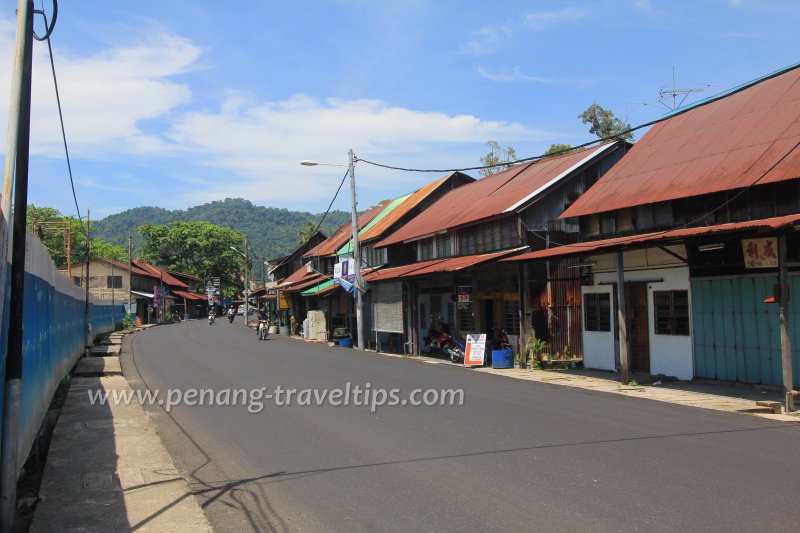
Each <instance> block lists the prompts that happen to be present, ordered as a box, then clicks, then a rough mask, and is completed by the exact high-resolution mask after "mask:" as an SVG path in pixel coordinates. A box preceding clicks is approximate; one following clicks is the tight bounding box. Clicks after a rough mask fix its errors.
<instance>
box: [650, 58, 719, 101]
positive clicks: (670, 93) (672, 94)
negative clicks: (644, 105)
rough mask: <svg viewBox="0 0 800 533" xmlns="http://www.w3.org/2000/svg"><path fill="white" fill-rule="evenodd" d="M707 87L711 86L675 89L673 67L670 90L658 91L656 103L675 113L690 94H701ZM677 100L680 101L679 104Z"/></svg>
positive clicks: (673, 68)
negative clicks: (670, 101)
mask: <svg viewBox="0 0 800 533" xmlns="http://www.w3.org/2000/svg"><path fill="white" fill-rule="evenodd" d="M708 87H711V85H701V86H699V87H691V88H688V89H678V88H677V87H675V67H672V89H663V88H662V89H660V90H659V91H658V95H659V96H660V97H661V98H659V99H658V103H659V104H661V105H663V106H664V107H666V108H667V109H669V110H670V111H675V110H676V109H678V108H679V107H681V106H682V105H683V103H684V102H685V101H686V99H687V98H688V97H689V95H690V94H692V93H701V92H703V91H705V90H706V89H707V88H708ZM681 97H682V98H681ZM670 98H671V99H672V105H670V103H669V100H670ZM678 99H680V102H679V101H678Z"/></svg>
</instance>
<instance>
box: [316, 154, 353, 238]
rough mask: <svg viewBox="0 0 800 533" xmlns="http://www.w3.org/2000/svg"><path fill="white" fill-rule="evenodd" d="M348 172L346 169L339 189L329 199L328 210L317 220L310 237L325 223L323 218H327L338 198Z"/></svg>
mask: <svg viewBox="0 0 800 533" xmlns="http://www.w3.org/2000/svg"><path fill="white" fill-rule="evenodd" d="M349 172H350V169H349V168H348V169H347V172H345V173H344V176H342V181H341V182H339V188H337V189H336V194H334V195H333V198H332V199H331V203H329V204H328V209H326V210H325V212H324V213H323V214H322V218H320V219H319V222H318V223H317V227H316V228H314V231H313V232H312V233H311V235H312V236H314V235H315V234H316V233H317V232H318V231H319V228H320V227H321V226H322V223H323V222H324V221H325V217H327V216H328V213H330V211H331V207H332V206H333V202H335V201H336V198H337V197H338V196H339V192H340V191H341V190H342V186H343V185H344V181H345V180H346V179H347V174H348V173H349Z"/></svg>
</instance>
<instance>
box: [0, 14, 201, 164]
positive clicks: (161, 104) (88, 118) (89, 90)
mask: <svg viewBox="0 0 800 533" xmlns="http://www.w3.org/2000/svg"><path fill="white" fill-rule="evenodd" d="M13 34H14V28H13V25H11V24H10V23H9V22H8V21H2V22H0V49H3V50H14V39H13ZM35 44H36V46H34V58H33V62H34V73H33V77H34V83H33V93H32V117H31V153H32V154H34V155H45V156H56V157H60V156H62V155H63V144H62V139H61V130H60V125H59V119H58V108H57V105H56V95H55V90H54V87H53V77H52V73H51V70H50V59H49V56H48V52H47V47H46V46H43V45H42V44H40V43H35ZM53 54H54V61H55V68H56V75H57V77H58V89H59V94H60V98H61V105H62V108H63V113H64V122H65V128H66V132H67V140H68V143H69V147H70V152H71V154H72V155H75V156H84V157H98V158H104V157H107V156H109V154H118V153H120V152H124V153H128V154H139V155H141V154H154V153H161V152H164V151H165V150H168V149H169V148H168V147H167V146H166V145H165V144H164V142H163V141H162V140H161V139H159V138H158V136H157V135H154V134H151V133H146V132H145V131H143V129H142V122H144V121H146V120H149V119H155V118H160V117H163V116H165V115H166V114H168V113H169V112H171V111H173V110H174V109H175V108H176V107H178V106H180V105H182V104H185V103H187V102H189V101H190V99H191V91H190V90H189V87H188V86H187V85H185V84H181V83H176V82H174V81H171V80H170V77H172V76H175V75H178V74H182V73H185V72H187V71H189V70H191V69H193V68H196V62H197V60H198V58H199V57H200V54H201V51H200V49H199V48H198V47H197V46H195V45H194V44H192V43H191V42H190V41H188V40H187V39H184V38H181V37H178V36H176V35H173V34H171V33H168V32H164V31H156V32H154V33H151V34H150V36H149V38H147V39H146V40H143V41H141V42H137V43H135V44H131V45H128V46H120V47H117V48H113V49H110V50H106V51H102V52H99V53H97V54H94V55H91V56H86V57H79V56H75V55H73V54H71V53H70V51H69V50H64V49H63V48H59V47H58V46H57V45H56V46H54V47H53ZM11 70H12V69H11V62H10V61H9V62H8V63H7V68H2V69H0V105H2V106H3V109H2V111H0V112H2V113H4V114H6V109H7V108H6V107H5V106H7V105H8V101H9V93H8V91H9V87H10V85H11ZM0 135H2V136H5V131H3V132H2V133H0Z"/></svg>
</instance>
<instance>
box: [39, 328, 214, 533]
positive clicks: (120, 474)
mask: <svg viewBox="0 0 800 533" xmlns="http://www.w3.org/2000/svg"><path fill="white" fill-rule="evenodd" d="M141 329H146V328H137V329H136V330H135V331H140V330H141ZM132 332H133V331H132ZM81 369H83V370H82V371H81ZM90 391H95V392H99V393H100V394H109V397H111V396H113V395H114V394H117V395H120V394H122V395H125V394H132V388H131V386H130V384H129V383H128V381H127V379H126V378H125V377H124V376H123V375H122V371H121V367H120V363H119V358H118V357H93V358H83V359H80V360H79V363H78V365H77V367H76V373H75V374H74V377H73V380H72V384H71V386H70V390H69V392H68V394H67V399H66V401H65V403H64V407H63V409H62V411H61V416H60V417H59V420H58V422H57V424H56V427H55V430H54V431H53V436H52V439H51V445H50V450H49V453H48V457H47V461H46V463H45V468H44V474H43V477H42V483H41V486H40V489H39V502H38V504H37V506H36V510H35V512H34V515H33V522H32V524H31V528H30V531H31V532H34V533H37V532H40V531H41V532H44V531H123V530H124V531H130V530H136V531H192V532H206V531H208V532H210V531H212V529H211V526H210V525H209V523H208V520H207V518H206V516H205V514H204V513H203V510H202V509H201V507H200V505H199V504H198V503H197V501H196V500H195V498H194V496H193V494H192V492H191V490H190V489H189V485H188V484H187V483H186V480H185V479H184V478H183V477H181V475H180V472H179V471H178V470H177V469H176V467H175V464H174V461H173V460H172V458H171V456H170V455H169V453H168V452H167V450H166V448H165V447H164V444H163V443H162V442H161V439H160V438H159V436H158V434H157V432H156V429H155V426H154V425H153V423H152V421H151V420H150V418H149V417H148V415H147V414H146V413H145V410H144V408H143V407H142V406H141V405H139V404H138V403H137V402H135V401H133V402H128V403H127V404H126V403H116V402H112V401H108V402H106V403H105V404H102V403H101V402H96V401H95V402H94V403H93V402H90V401H89V392H90Z"/></svg>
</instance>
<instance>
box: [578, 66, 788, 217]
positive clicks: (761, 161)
mask: <svg viewBox="0 0 800 533" xmlns="http://www.w3.org/2000/svg"><path fill="white" fill-rule="evenodd" d="M678 113H680V114H672V115H671V116H669V117H668V118H666V119H665V120H664V121H662V122H659V123H658V124H656V125H655V126H653V127H652V128H651V129H650V131H648V132H647V134H645V136H644V137H642V139H641V140H640V141H639V142H637V143H636V144H635V145H634V146H633V148H632V149H631V150H630V151H629V152H628V154H627V155H625V157H623V158H622V160H620V161H619V162H618V163H617V164H616V165H614V167H613V168H612V169H611V170H609V171H608V172H607V173H606V174H605V175H604V176H603V177H602V178H600V180H599V181H598V182H597V183H596V184H595V185H594V186H592V188H590V189H589V190H588V191H587V192H586V193H585V194H584V195H583V196H581V197H580V198H578V200H577V201H576V202H575V203H574V204H572V206H570V208H569V209H567V210H566V211H565V212H564V213H563V215H562V217H572V216H580V215H588V214H592V213H599V212H603V211H611V210H615V209H622V208H625V207H632V206H636V205H642V204H649V203H653V202H661V201H665V200H674V199H677V198H686V197H689V196H696V195H699V194H708V193H713V192H719V191H726V190H731V189H739V188H743V187H747V186H749V185H753V184H755V183H759V184H764V183H771V182H777V181H783V180H788V179H793V178H797V177H800V148H799V147H800V68H798V65H796V66H794V67H792V68H790V69H788V70H785V71H780V72H779V73H777V74H776V75H770V76H767V77H765V78H761V79H759V80H755V81H753V82H751V83H749V84H745V85H744V86H742V87H738V88H736V89H733V90H732V91H729V92H728V93H726V94H724V95H722V96H718V97H716V98H711V99H708V100H705V101H702V102H699V103H697V104H695V105H694V106H692V107H690V108H688V109H687V110H686V111H683V112H681V111H680V110H679V111H678Z"/></svg>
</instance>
